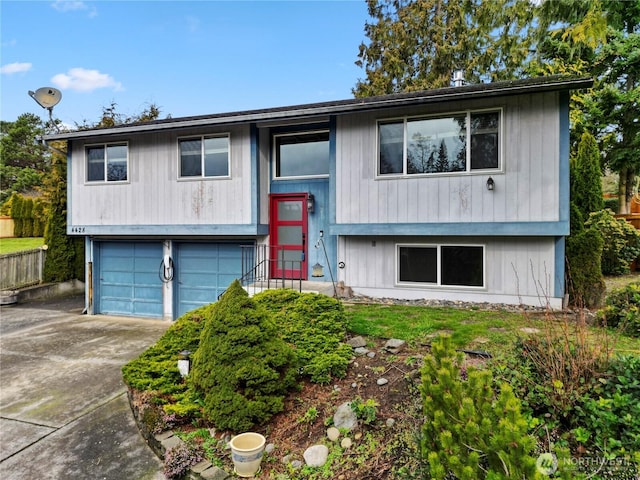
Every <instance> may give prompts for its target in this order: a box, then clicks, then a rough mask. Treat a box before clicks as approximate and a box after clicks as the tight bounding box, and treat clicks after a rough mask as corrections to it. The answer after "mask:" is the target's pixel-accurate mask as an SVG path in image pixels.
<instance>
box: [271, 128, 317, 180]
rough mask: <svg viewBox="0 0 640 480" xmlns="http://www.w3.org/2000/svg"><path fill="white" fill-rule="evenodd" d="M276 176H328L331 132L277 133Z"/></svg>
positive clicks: (275, 138)
mask: <svg viewBox="0 0 640 480" xmlns="http://www.w3.org/2000/svg"><path fill="white" fill-rule="evenodd" d="M274 140H275V176H276V178H285V177H326V176H327V175H329V156H330V154H329V132H328V131H326V132H325V131H323V132H305V133H294V134H284V135H276V136H275V137H274Z"/></svg>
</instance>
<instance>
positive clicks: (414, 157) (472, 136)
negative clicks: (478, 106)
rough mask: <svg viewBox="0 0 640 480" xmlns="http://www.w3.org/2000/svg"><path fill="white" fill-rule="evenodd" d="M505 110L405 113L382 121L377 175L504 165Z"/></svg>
mask: <svg viewBox="0 0 640 480" xmlns="http://www.w3.org/2000/svg"><path fill="white" fill-rule="evenodd" d="M500 117H501V112H500V111H499V110H495V111H482V112H462V113H459V114H454V115H448V116H438V117H427V118H403V119H398V120H389V121H382V122H379V124H378V142H379V144H378V175H416V174H437V173H453V172H470V171H474V170H496V169H499V168H500V141H501V127H500V126H501V122H500Z"/></svg>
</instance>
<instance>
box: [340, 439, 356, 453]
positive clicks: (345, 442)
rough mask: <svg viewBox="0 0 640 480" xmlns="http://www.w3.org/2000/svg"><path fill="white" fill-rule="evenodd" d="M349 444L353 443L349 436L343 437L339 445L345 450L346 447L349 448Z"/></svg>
mask: <svg viewBox="0 0 640 480" xmlns="http://www.w3.org/2000/svg"><path fill="white" fill-rule="evenodd" d="M351 445H353V442H352V441H351V439H350V438H349V437H345V438H343V439H342V441H341V442H340V446H341V447H342V448H344V449H345V450H346V449H347V448H351Z"/></svg>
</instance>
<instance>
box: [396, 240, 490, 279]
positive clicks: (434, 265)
mask: <svg viewBox="0 0 640 480" xmlns="http://www.w3.org/2000/svg"><path fill="white" fill-rule="evenodd" d="M396 284H397V285H425V286H426V285H429V286H442V287H475V288H483V287H484V286H485V253H484V245H449V244H434V245H429V244H397V245H396Z"/></svg>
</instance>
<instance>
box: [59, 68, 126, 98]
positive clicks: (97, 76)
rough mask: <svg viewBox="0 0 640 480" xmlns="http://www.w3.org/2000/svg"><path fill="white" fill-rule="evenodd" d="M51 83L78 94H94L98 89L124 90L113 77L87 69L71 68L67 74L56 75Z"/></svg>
mask: <svg viewBox="0 0 640 480" xmlns="http://www.w3.org/2000/svg"><path fill="white" fill-rule="evenodd" d="M51 81H52V82H53V84H54V85H55V86H57V87H60V88H61V89H63V90H66V89H69V90H75V91H77V92H92V91H93V90H97V89H98V88H113V89H114V90H116V91H117V90H122V84H121V83H120V82H116V81H115V80H114V79H113V77H112V76H111V75H108V74H106V73H100V72H99V71H98V70H87V69H86V68H71V69H69V71H68V72H67V73H59V74H57V75H55V76H54V77H53V78H51Z"/></svg>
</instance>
